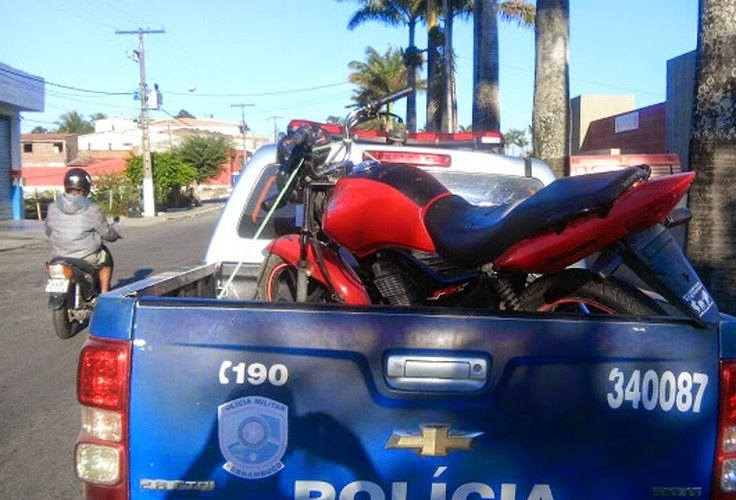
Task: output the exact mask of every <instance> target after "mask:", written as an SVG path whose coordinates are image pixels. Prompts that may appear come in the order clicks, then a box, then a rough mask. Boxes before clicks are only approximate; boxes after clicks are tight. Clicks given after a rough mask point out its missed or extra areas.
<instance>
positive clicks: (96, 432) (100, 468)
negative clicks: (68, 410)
mask: <svg viewBox="0 0 736 500" xmlns="http://www.w3.org/2000/svg"><path fill="white" fill-rule="evenodd" d="M130 353H131V348H130V342H127V341H117V340H102V339H98V338H94V337H90V338H89V339H88V340H87V342H86V343H85V345H84V347H83V348H82V352H81V353H80V355H79V367H78V371H77V399H78V400H79V402H80V403H81V404H82V430H81V432H80V434H79V438H78V439H77V444H76V446H75V452H74V462H75V469H76V472H77V477H78V478H79V479H80V480H82V481H84V483H85V486H84V491H85V498H94V499H103V498H104V499H116V500H117V499H121V500H122V499H127V498H128V493H129V491H128V481H127V479H128V478H127V473H128V417H129V410H128V397H129V392H130Z"/></svg>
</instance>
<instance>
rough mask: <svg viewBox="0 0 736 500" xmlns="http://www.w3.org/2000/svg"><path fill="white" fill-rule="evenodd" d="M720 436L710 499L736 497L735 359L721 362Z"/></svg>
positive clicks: (722, 499)
mask: <svg viewBox="0 0 736 500" xmlns="http://www.w3.org/2000/svg"><path fill="white" fill-rule="evenodd" d="M718 408H719V411H718V438H717V441H716V459H715V470H714V474H713V492H712V495H711V498H713V499H720V500H726V499H731V500H734V499H736V361H722V362H721V386H720V397H719V405H718Z"/></svg>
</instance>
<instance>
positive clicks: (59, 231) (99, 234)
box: [46, 168, 120, 293]
mask: <svg viewBox="0 0 736 500" xmlns="http://www.w3.org/2000/svg"><path fill="white" fill-rule="evenodd" d="M91 188H92V178H91V177H90V176H89V174H88V173H87V172H86V171H85V170H84V169H81V168H72V169H69V170H68V171H67V172H66V175H64V193H63V194H62V195H61V196H59V197H58V198H57V199H56V201H55V202H54V203H51V204H49V207H48V213H47V215H46V235H47V236H48V237H49V239H50V241H51V255H52V256H56V257H73V258H78V259H83V260H85V261H87V262H88V263H89V264H91V265H92V267H94V268H95V269H96V270H97V274H98V277H99V281H100V293H105V292H107V291H109V290H110V282H111V281H112V271H113V260H112V255H111V254H110V251H109V250H108V249H107V247H105V245H103V243H102V242H103V240H104V241H115V240H117V239H118V238H120V235H119V234H118V232H117V231H116V230H115V228H114V227H112V226H111V225H110V223H109V222H108V221H107V218H106V217H105V215H104V214H103V213H102V210H100V207H98V206H97V205H96V204H94V203H93V202H92V201H91V200H90V199H89V198H88V197H87V196H88V195H89V192H90V189H91Z"/></svg>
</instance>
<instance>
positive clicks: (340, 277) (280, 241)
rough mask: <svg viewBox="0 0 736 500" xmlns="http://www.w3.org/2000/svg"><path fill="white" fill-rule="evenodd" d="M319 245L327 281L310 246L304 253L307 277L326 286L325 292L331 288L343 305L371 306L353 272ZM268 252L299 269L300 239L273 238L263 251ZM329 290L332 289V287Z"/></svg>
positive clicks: (289, 237) (334, 255) (329, 250)
mask: <svg viewBox="0 0 736 500" xmlns="http://www.w3.org/2000/svg"><path fill="white" fill-rule="evenodd" d="M317 244H318V245H320V253H321V254H322V256H323V258H324V266H325V268H326V269H327V273H328V274H329V280H328V279H327V277H325V275H324V274H323V273H322V269H321V268H320V265H319V264H318V262H317V258H316V256H315V254H314V249H313V248H312V247H311V246H310V247H309V249H308V251H307V262H308V264H309V265H308V272H309V277H310V278H312V279H315V280H317V281H319V282H320V283H322V284H323V285H325V286H326V287H327V288H328V289H329V288H332V286H334V290H333V291H334V293H336V294H337V295H338V296H339V297H340V298H341V299H342V300H343V302H344V303H345V304H351V305H368V304H370V303H371V300H370V297H369V296H368V292H367V291H366V289H365V287H364V286H363V284H362V283H361V282H360V280H359V279H358V277H357V276H356V275H355V273H354V272H353V270H352V269H351V268H350V266H348V265H347V264H346V263H345V262H344V261H343V260H342V259H341V258H340V256H339V255H338V254H337V252H335V251H334V250H332V249H330V248H328V247H327V246H326V245H324V244H323V243H317ZM266 249H267V251H269V252H271V253H273V254H276V255H278V256H279V257H281V258H282V259H284V261H285V262H288V263H289V264H291V265H293V266H294V267H297V266H298V263H299V250H300V247H299V236H298V235H295V234H290V235H286V236H282V237H280V238H276V239H275V240H273V241H271V243H269V244H268V246H267V247H266ZM330 283H331V284H332V286H331V284H330Z"/></svg>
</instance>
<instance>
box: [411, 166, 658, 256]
mask: <svg viewBox="0 0 736 500" xmlns="http://www.w3.org/2000/svg"><path fill="white" fill-rule="evenodd" d="M649 172H650V171H649V167H648V166H646V165H644V166H641V167H639V166H635V167H627V168H623V169H618V170H612V171H608V172H600V173H594V174H588V175H580V176H574V177H563V178H561V179H558V180H556V181H554V182H552V183H551V184H549V185H548V186H546V187H544V188H542V189H541V190H539V191H538V192H537V193H536V194H534V195H532V196H530V197H529V198H526V199H525V200H522V201H520V202H517V203H516V204H510V205H498V206H495V207H484V206H477V205H473V204H471V203H470V202H468V201H467V200H465V199H464V198H462V197H460V196H458V195H450V196H446V197H444V198H440V199H438V200H437V201H436V202H435V203H433V204H432V205H431V206H430V207H429V208H428V209H427V211H426V214H425V217H424V222H425V225H426V227H427V231H428V232H429V235H430V237H431V238H432V241H433V242H434V244H435V247H436V249H437V253H438V254H440V255H442V256H443V257H445V258H446V259H448V260H450V261H452V262H455V263H457V264H459V265H462V266H465V267H477V266H479V265H482V264H485V263H488V262H491V261H493V260H494V259H496V258H497V257H499V256H500V255H501V254H502V253H503V252H504V251H506V250H507V249H508V248H509V247H511V246H512V245H513V244H515V243H518V242H519V241H522V240H524V239H526V238H529V237H531V236H534V235H537V234H540V233H543V232H546V231H550V230H556V231H561V230H562V229H563V228H564V226H565V224H567V223H568V222H570V221H571V220H573V219H575V218H577V217H580V216H582V215H586V214H591V213H597V214H599V215H600V216H602V217H604V216H605V215H606V213H607V212H608V210H610V208H611V206H612V204H613V202H614V200H616V198H618V197H619V196H620V195H621V194H622V193H623V192H624V191H626V190H627V189H628V188H629V187H631V186H632V185H633V184H634V183H636V182H638V181H640V180H643V179H646V178H648V177H649Z"/></svg>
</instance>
